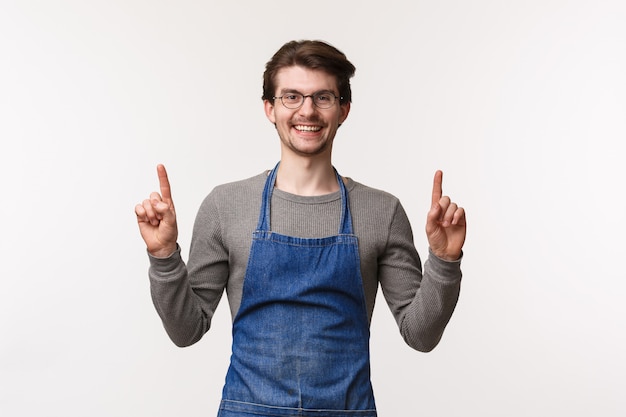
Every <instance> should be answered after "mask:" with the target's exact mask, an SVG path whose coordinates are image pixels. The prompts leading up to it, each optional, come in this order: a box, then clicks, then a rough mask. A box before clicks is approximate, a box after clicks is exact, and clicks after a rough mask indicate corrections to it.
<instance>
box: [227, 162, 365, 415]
mask: <svg viewBox="0 0 626 417" xmlns="http://www.w3.org/2000/svg"><path fill="white" fill-rule="evenodd" d="M277 170H278V165H277V166H276V167H275V168H274V170H272V172H271V173H270V175H269V176H268V178H267V181H266V183H265V188H264V190H263V199H262V205H261V212H260V215H259V224H258V226H257V230H256V231H255V232H254V234H253V241H252V247H251V250H250V258H249V261H248V266H247V270H246V275H245V280H244V285H243V294H242V300H241V306H240V308H239V311H238V312H237V315H236V317H235V320H234V322H233V347H232V356H231V363H230V367H229V369H228V373H227V375H226V383H225V385H224V390H223V393H222V402H221V404H220V411H219V414H218V416H219V417H235V416H237V417H242V416H250V417H252V416H254V417H259V416H313V415H315V416H318V417H321V416H324V417H375V416H376V410H375V408H376V407H375V403H374V396H373V392H372V386H371V382H370V362H369V322H368V318H367V312H366V306H365V296H364V291H363V281H362V279H361V270H360V261H359V252H358V243H357V238H356V236H355V235H354V234H353V231H352V217H351V215H350V209H349V205H348V194H347V191H346V188H345V186H344V184H343V181H342V180H341V177H340V176H339V174H337V181H338V183H339V187H340V191H341V200H342V216H341V222H340V227H339V234H338V235H336V236H331V237H324V238H299V237H293V236H285V235H280V234H277V233H273V232H271V229H270V202H271V199H272V191H273V188H274V183H275V180H276V173H277Z"/></svg>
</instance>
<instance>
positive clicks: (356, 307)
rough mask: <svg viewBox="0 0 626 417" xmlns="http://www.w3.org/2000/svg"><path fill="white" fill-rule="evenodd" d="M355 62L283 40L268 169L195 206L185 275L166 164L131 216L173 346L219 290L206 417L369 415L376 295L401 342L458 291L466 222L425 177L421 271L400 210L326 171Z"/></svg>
mask: <svg viewBox="0 0 626 417" xmlns="http://www.w3.org/2000/svg"><path fill="white" fill-rule="evenodd" d="M354 71H355V68H354V66H353V65H352V64H351V63H350V62H349V61H348V60H347V59H346V57H345V55H344V54H343V53H342V52H340V51H338V50H337V49H336V48H334V47H332V46H330V45H328V44H326V43H323V42H319V41H300V42H296V41H293V42H289V43H287V44H285V45H284V46H283V47H282V48H281V49H280V50H279V51H278V52H276V54H275V55H274V56H273V57H272V59H271V60H270V61H269V62H268V63H267V65H266V70H265V74H264V86H263V103H264V109H265V114H266V115H267V118H268V119H269V120H270V122H272V123H273V124H274V125H275V127H276V130H277V132H278V136H279V138H280V149H281V155H280V162H279V164H278V165H277V166H276V167H275V168H274V169H273V170H271V171H269V172H262V173H260V174H259V175H257V176H255V177H252V178H249V179H246V180H243V181H239V182H235V183H231V184H225V185H221V186H218V187H216V188H215V189H214V190H213V191H212V192H211V193H210V194H209V195H208V196H207V198H206V199H205V200H204V202H203V203H202V205H201V207H200V209H199V211H198V215H197V218H196V222H195V225H194V233H193V238H192V242H191V248H190V253H189V259H188V264H187V265H185V263H184V262H183V260H182V258H181V255H180V248H179V247H178V245H177V243H176V239H177V227H176V215H175V209H174V204H173V202H172V197H171V192H170V184H169V181H168V178H167V174H166V171H165V168H164V167H163V166H162V165H159V166H158V168H157V171H158V177H159V183H160V189H161V192H160V194H159V193H152V194H151V195H150V198H149V199H147V200H145V201H143V203H142V204H140V205H137V206H136V208H135V212H136V215H137V221H138V224H139V228H140V232H141V235H142V237H143V239H144V240H145V242H146V245H147V250H148V253H149V255H150V272H149V276H150V283H151V292H152V297H153V300H154V305H155V307H156V309H157V311H158V313H159V315H160V317H161V319H162V321H163V323H164V326H165V329H166V331H167V332H168V334H169V336H170V338H171V339H172V341H173V342H174V343H175V344H177V345H178V346H187V345H190V344H193V343H195V342H197V341H198V340H200V338H201V337H202V336H203V334H204V333H205V332H206V331H208V329H209V327H210V323H211V318H212V316H213V313H214V311H215V309H216V307H217V304H218V302H219V300H220V298H221V296H222V293H223V291H224V289H225V290H226V292H227V295H228V301H229V305H230V309H231V314H232V318H233V347H232V356H231V364H230V368H229V370H228V373H227V375H226V383H225V385H224V390H223V394H222V402H221V406H220V412H219V415H220V416H222V417H231V416H250V415H255V416H265V415H267V416H269V415H272V416H278V415H280V416H296V415H298V416H308V415H316V416H334V417H344V416H362V417H372V416H376V408H375V403H374V397H373V393H372V387H371V383H370V373H369V372H370V365H369V324H370V320H371V316H372V312H373V308H374V301H375V298H376V292H377V289H378V285H379V284H380V286H381V288H382V290H383V294H384V296H385V298H386V301H387V303H388V305H389V307H390V309H391V311H392V312H393V314H394V316H395V318H396V320H397V322H398V326H399V329H400V332H401V334H402V336H403V338H404V339H405V341H406V342H407V343H408V344H409V345H410V346H411V347H413V348H415V349H417V350H420V351H430V350H431V349H433V348H434V347H435V346H436V345H437V343H438V342H439V340H440V338H441V335H442V333H443V331H444V328H445V326H446V325H447V323H448V321H449V319H450V317H451V315H452V312H453V310H454V307H455V305H456V301H457V298H458V294H459V288H460V280H461V270H460V258H461V249H462V246H463V243H464V240H465V229H466V226H465V212H464V210H463V209H462V208H460V207H458V206H457V205H456V204H455V203H453V202H451V201H450V198H449V197H447V196H443V195H442V173H441V172H440V171H438V172H437V173H435V177H434V183H433V191H432V207H431V209H430V211H429V213H428V216H427V222H426V233H427V236H428V241H429V245H430V253H429V257H428V259H427V261H426V262H425V264H424V273H423V274H422V267H421V261H420V258H419V256H418V254H417V251H416V250H415V247H414V244H413V236H412V232H411V227H410V225H409V221H408V218H407V215H406V213H405V212H404V210H403V208H402V206H401V204H400V203H399V201H398V199H397V198H395V197H393V196H392V195H390V194H388V193H385V192H383V191H379V190H375V189H372V188H369V187H366V186H364V185H362V184H359V183H357V182H356V181H353V180H352V179H350V178H346V177H341V176H340V175H339V174H338V173H337V172H336V171H335V169H334V167H333V165H332V163H331V154H332V145H333V140H334V138H335V134H336V132H337V129H338V128H339V126H340V125H341V124H342V123H343V122H344V121H345V120H346V118H347V117H348V114H349V112H350V105H351V90H350V81H349V80H350V78H351V77H352V76H353V75H354Z"/></svg>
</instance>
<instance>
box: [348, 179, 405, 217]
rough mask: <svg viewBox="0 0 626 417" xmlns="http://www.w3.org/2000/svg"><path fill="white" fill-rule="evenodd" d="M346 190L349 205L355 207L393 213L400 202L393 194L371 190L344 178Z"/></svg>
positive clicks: (375, 189) (371, 188)
mask: <svg viewBox="0 0 626 417" xmlns="http://www.w3.org/2000/svg"><path fill="white" fill-rule="evenodd" d="M346 188H347V190H348V195H349V197H350V201H351V204H352V205H354V206H355V207H361V206H364V207H368V208H369V209H370V210H379V211H380V210H384V211H388V210H392V211H395V210H396V209H397V207H398V206H399V205H400V200H399V199H398V198H397V197H396V196H395V195H393V194H391V193H389V192H387V191H384V190H380V189H377V188H373V187H370V186H367V185H364V184H361V183H360V182H357V181H354V180H353V179H352V178H346Z"/></svg>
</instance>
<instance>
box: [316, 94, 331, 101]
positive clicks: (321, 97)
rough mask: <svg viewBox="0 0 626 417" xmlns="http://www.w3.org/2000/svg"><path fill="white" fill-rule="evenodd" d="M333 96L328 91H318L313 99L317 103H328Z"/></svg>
mask: <svg viewBox="0 0 626 417" xmlns="http://www.w3.org/2000/svg"><path fill="white" fill-rule="evenodd" d="M334 98H335V96H334V95H332V94H330V93H319V94H316V95H315V100H316V101H318V102H319V103H330V102H332V101H333V99H334Z"/></svg>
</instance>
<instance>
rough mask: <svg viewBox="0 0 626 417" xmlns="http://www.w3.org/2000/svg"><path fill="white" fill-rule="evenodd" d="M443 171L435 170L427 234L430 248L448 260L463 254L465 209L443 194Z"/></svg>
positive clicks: (427, 220)
mask: <svg viewBox="0 0 626 417" xmlns="http://www.w3.org/2000/svg"><path fill="white" fill-rule="evenodd" d="M442 182H443V172H441V171H437V172H435V179H434V181H433V196H432V205H431V207H430V211H429V212H428V216H427V219H426V236H427V237H428V243H429V245H430V250H431V251H432V252H433V253H434V254H435V255H436V256H438V257H439V258H441V259H444V260H446V261H456V260H457V259H459V257H460V256H461V249H462V248H463V243H464V242H465V232H466V224H465V210H464V209H463V207H459V206H457V204H456V203H453V202H452V201H450V197H448V196H442V194H443V189H442V186H441V184H442Z"/></svg>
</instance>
